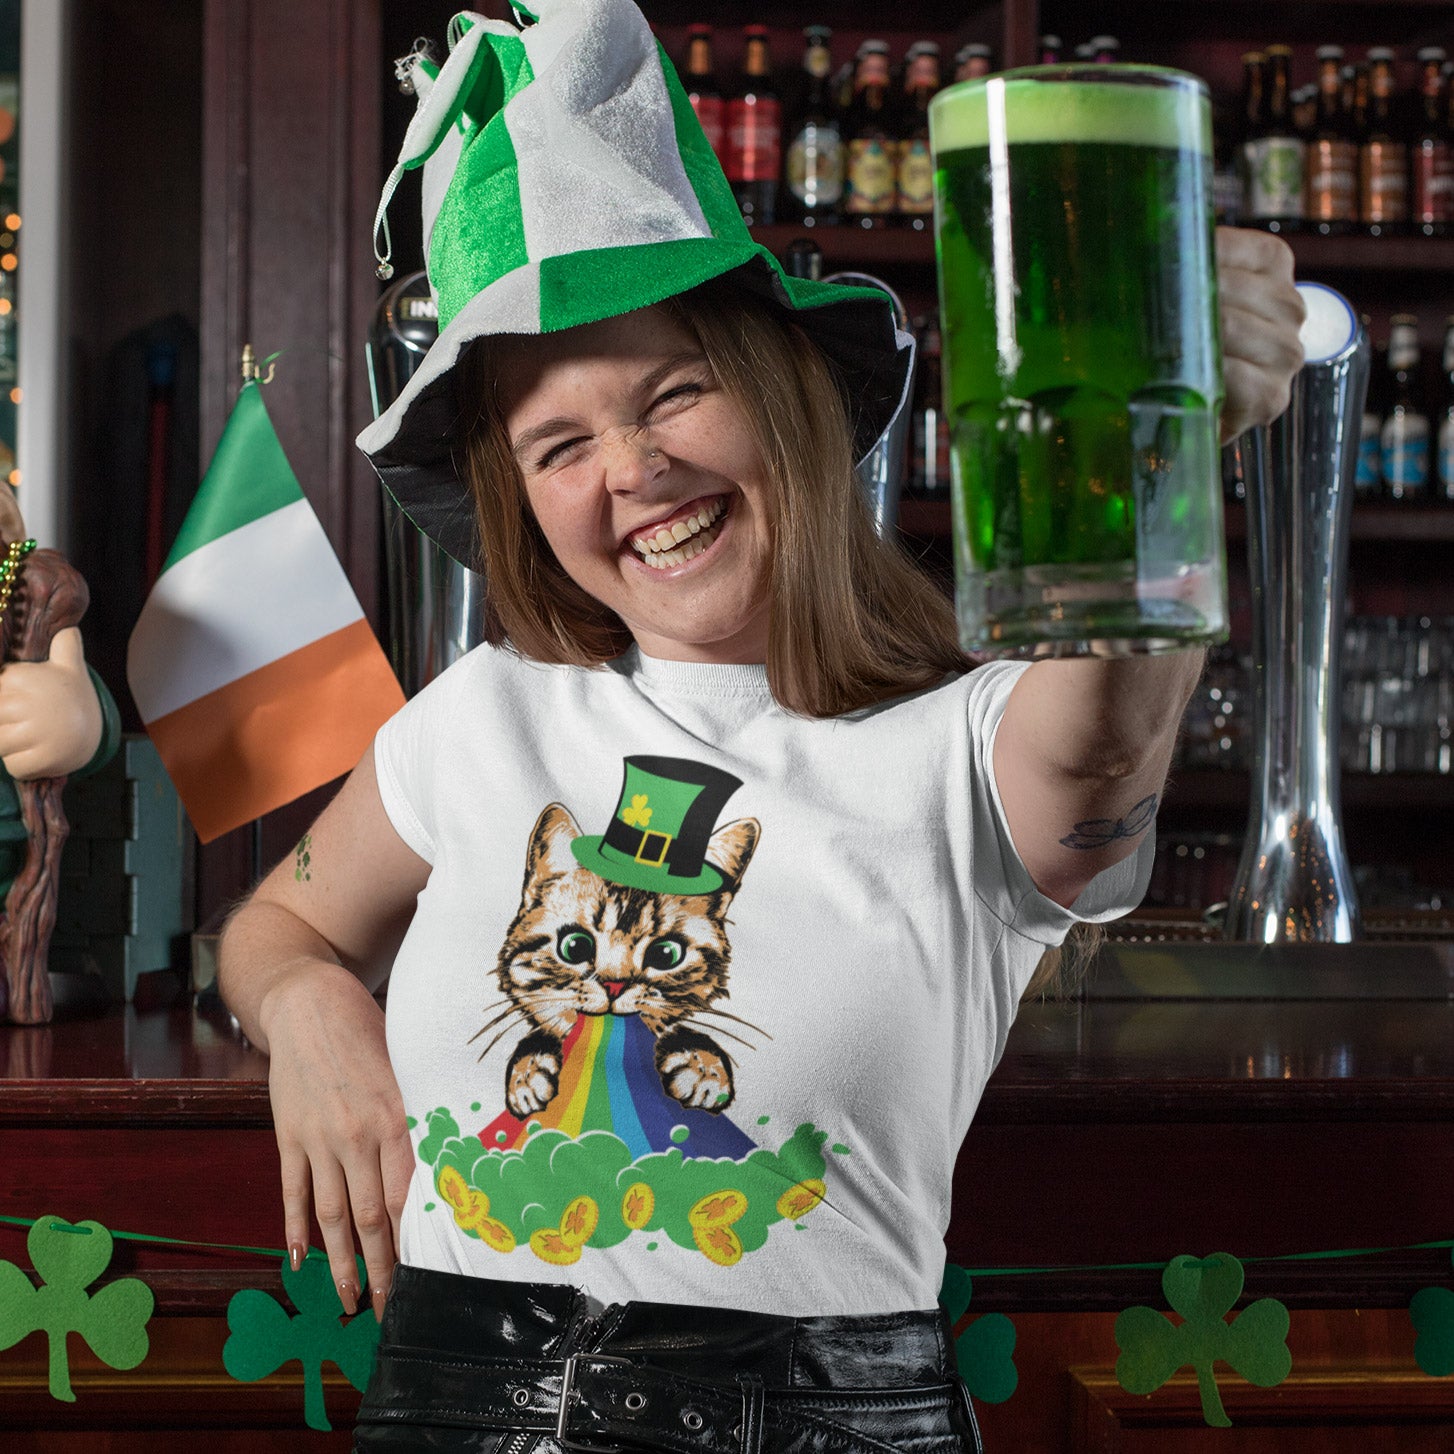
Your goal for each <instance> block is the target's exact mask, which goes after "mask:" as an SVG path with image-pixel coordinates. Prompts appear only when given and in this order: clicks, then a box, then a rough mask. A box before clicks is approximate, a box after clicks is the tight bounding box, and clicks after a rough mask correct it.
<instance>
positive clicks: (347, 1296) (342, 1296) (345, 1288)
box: [338, 1277, 358, 1317]
mask: <svg viewBox="0 0 1454 1454" xmlns="http://www.w3.org/2000/svg"><path fill="white" fill-rule="evenodd" d="M338 1297H339V1300H340V1301H341V1302H342V1303H343V1310H344V1312H346V1313H347V1314H348V1315H349V1317H352V1316H353V1315H354V1314H355V1313H356V1312H357V1311H358V1289H357V1288H356V1287H354V1285H353V1283H352V1282H351V1281H350V1280H349V1279H348V1278H346V1277H340V1278H339V1279H338Z"/></svg>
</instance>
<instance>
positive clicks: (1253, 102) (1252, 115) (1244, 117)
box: [1236, 50, 1267, 220]
mask: <svg viewBox="0 0 1454 1454" xmlns="http://www.w3.org/2000/svg"><path fill="white" fill-rule="evenodd" d="M1266 78H1267V57H1266V56H1265V55H1263V54H1262V52H1261V51H1260V50H1253V51H1248V52H1247V53H1246V55H1244V56H1243V57H1242V114H1241V117H1240V123H1241V124H1240V125H1239V126H1238V128H1237V132H1238V135H1237V154H1236V160H1237V169H1238V172H1239V174H1240V176H1241V178H1242V216H1243V219H1244V220H1250V218H1249V215H1248V209H1249V206H1250V203H1251V198H1252V173H1253V170H1254V169H1255V167H1256V165H1257V138H1258V137H1259V136H1260V135H1261V133H1262V124H1263V117H1262V109H1263V83H1264V81H1265V80H1266Z"/></svg>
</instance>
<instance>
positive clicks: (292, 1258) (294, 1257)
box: [288, 1242, 303, 1272]
mask: <svg viewBox="0 0 1454 1454" xmlns="http://www.w3.org/2000/svg"><path fill="white" fill-rule="evenodd" d="M288 1261H289V1262H290V1263H291V1264H292V1267H293V1271H294V1272H297V1271H298V1269H299V1268H300V1267H302V1265H303V1247H302V1244H301V1243H299V1242H289V1243H288Z"/></svg>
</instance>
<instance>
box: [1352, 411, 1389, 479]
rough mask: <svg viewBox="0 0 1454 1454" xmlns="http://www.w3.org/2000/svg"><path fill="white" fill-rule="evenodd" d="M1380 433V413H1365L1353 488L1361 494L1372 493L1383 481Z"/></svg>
mask: <svg viewBox="0 0 1454 1454" xmlns="http://www.w3.org/2000/svg"><path fill="white" fill-rule="evenodd" d="M1380 434H1381V429H1380V421H1379V418H1378V415H1377V414H1365V415H1364V416H1363V433H1362V436H1361V437H1360V439H1359V441H1358V469H1357V472H1356V473H1355V474H1354V476H1353V488H1354V490H1356V491H1357V492H1358V493H1359V494H1368V493H1371V492H1372V491H1374V490H1376V489H1377V488H1378V487H1379V485H1380V484H1382V483H1383V444H1382V441H1381V438H1380Z"/></svg>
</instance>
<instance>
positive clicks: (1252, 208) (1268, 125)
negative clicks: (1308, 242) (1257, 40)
mask: <svg viewBox="0 0 1454 1454" xmlns="http://www.w3.org/2000/svg"><path fill="white" fill-rule="evenodd" d="M1291 64H1292V52H1291V51H1290V50H1289V49H1288V48H1287V47H1286V46H1285V45H1270V46H1268V47H1267V81H1266V92H1267V105H1266V111H1265V119H1264V121H1263V124H1262V125H1261V126H1260V127H1258V128H1257V129H1256V130H1255V131H1254V132H1253V134H1252V136H1251V139H1250V140H1249V141H1248V142H1247V151H1248V157H1249V161H1250V166H1249V169H1248V179H1249V183H1250V185H1249V187H1248V189H1247V218H1248V221H1250V222H1251V223H1252V224H1253V225H1254V226H1256V227H1265V228H1266V229H1267V230H1268V231H1269V232H1293V231H1296V230H1297V229H1298V228H1299V227H1301V226H1302V220H1303V169H1304V162H1305V161H1306V154H1307V144H1306V143H1305V142H1304V141H1303V139H1302V138H1301V137H1300V136H1298V135H1297V133H1296V131H1294V129H1293V124H1292V96H1291V93H1290V91H1289V89H1288V80H1289V72H1290V69H1291Z"/></svg>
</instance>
